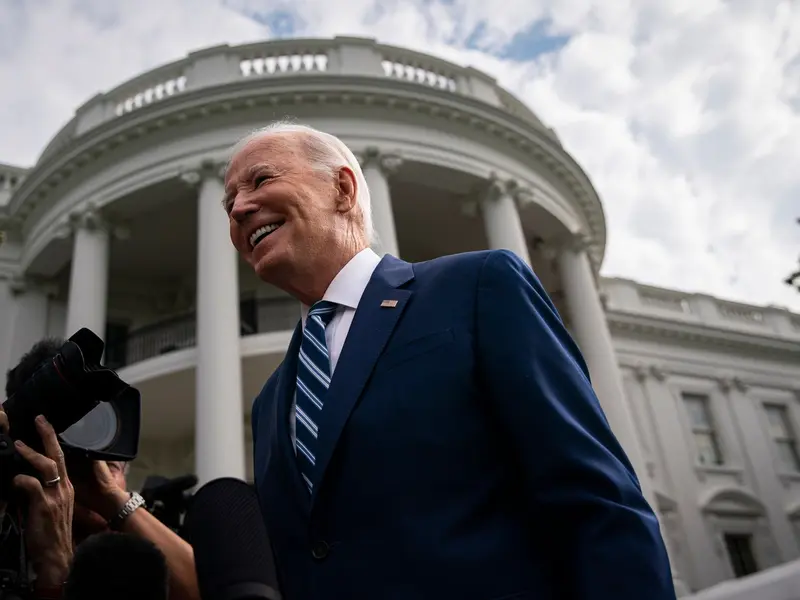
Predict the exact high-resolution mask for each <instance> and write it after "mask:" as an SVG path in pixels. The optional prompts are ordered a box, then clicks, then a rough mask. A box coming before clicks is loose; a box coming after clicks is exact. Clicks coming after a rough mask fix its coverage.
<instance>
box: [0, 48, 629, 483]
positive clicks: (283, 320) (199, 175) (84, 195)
mask: <svg viewBox="0 0 800 600" xmlns="http://www.w3.org/2000/svg"><path fill="white" fill-rule="evenodd" d="M287 116H291V117H293V118H295V119H296V120H297V121H300V122H304V123H308V124H310V125H312V126H315V127H318V128H320V129H323V130H325V131H328V132H330V133H332V134H335V135H337V136H339V137H340V138H342V139H343V140H344V141H345V142H346V143H347V144H348V145H349V146H350V147H351V149H352V150H353V151H354V153H356V154H357V156H358V157H359V160H360V162H361V164H362V168H363V170H364V175H365V178H366V180H367V182H368V185H369V188H370V192H371V197H372V205H373V215H374V216H373V218H374V223H375V228H376V232H377V240H378V241H377V244H376V249H377V250H378V251H379V252H381V253H386V252H388V253H390V254H394V255H398V256H400V257H401V258H404V259H407V260H410V261H418V260H426V259H430V258H434V257H436V256H441V255H444V254H450V253H454V252H461V251H469V250H478V249H483V248H504V249H509V250H512V251H513V252H515V253H517V254H518V255H519V256H521V257H522V258H523V259H525V260H526V261H527V262H529V263H530V264H531V265H532V266H533V268H534V269H535V271H536V272H537V274H538V275H539V277H540V279H541V280H542V282H543V284H544V285H545V287H546V288H547V289H548V291H549V292H550V293H551V295H552V297H553V298H554V301H555V303H556V305H557V306H558V308H559V310H560V311H561V312H562V314H564V315H565V318H566V320H567V322H568V325H569V326H570V327H571V328H572V330H573V332H574V334H575V335H576V338H577V341H578V343H579V345H580V346H581V348H583V349H584V352H585V353H586V357H587V361H588V363H589V368H590V370H591V371H592V374H593V377H594V379H595V387H596V388H597V392H598V396H600V399H601V402H602V403H603V406H604V408H605V410H606V412H607V414H608V415H609V419H610V421H611V422H612V426H613V427H614V429H615V431H616V432H617V435H618V436H619V437H620V439H621V440H622V441H623V443H624V444H625V446H626V449H627V450H628V452H629V454H630V455H631V456H632V458H633V459H634V463H635V464H636V465H637V467H638V465H640V463H641V461H640V460H639V459H638V458H637V457H638V455H639V451H638V449H637V447H636V443H635V437H634V435H633V433H632V432H629V431H628V430H627V428H629V426H630V423H629V421H630V419H629V418H628V417H627V416H626V415H627V408H626V404H625V401H624V398H623V396H622V394H621V390H622V387H621V383H620V379H619V372H618V369H617V368H616V367H615V366H614V360H613V356H614V355H613V349H612V347H611V345H610V336H609V335H608V329H607V325H606V323H605V320H604V319H603V314H602V308H601V304H600V299H599V295H598V292H597V287H596V283H595V275H596V272H597V268H598V266H599V264H600V262H601V260H602V255H603V251H604V248H605V225H604V220H603V213H602V208H601V205H600V201H599V199H598V197H597V195H596V193H595V191H594V189H593V188H592V186H591V184H590V182H589V180H588V178H587V177H586V175H585V174H584V173H583V171H582V170H581V169H580V167H579V166H578V165H577V164H576V163H575V161H574V160H573V159H572V158H571V157H570V156H569V154H567V153H566V152H565V151H564V150H563V148H562V147H561V145H560V144H559V142H558V139H557V138H556V136H555V135H554V134H553V132H552V131H551V130H549V129H548V128H546V127H545V126H544V125H543V124H542V123H541V121H540V120H539V119H538V118H537V117H536V116H535V115H533V113H531V112H530V110H529V109H527V108H526V107H525V106H524V105H523V104H522V103H520V102H519V101H518V100H516V99H515V98H514V97H513V96H512V95H510V94H509V93H508V92H506V91H505V90H503V89H502V88H500V87H499V86H498V85H497V84H496V83H495V82H494V80H492V79H491V78H489V77H487V76H486V75H484V74H483V73H480V72H478V71H476V70H474V69H470V68H462V67H458V66H456V65H453V64H450V63H447V62H445V61H441V60H439V59H435V58H433V57H429V56H426V55H422V54H419V53H414V52H409V51H406V50H402V49H398V48H394V47H391V46H384V45H380V44H376V43H375V42H373V41H371V40H362V39H353V38H336V39H334V40H290V41H278V42H269V43H262V44H250V45H247V46H239V47H228V46H221V47H217V48H210V49H207V50H204V51H201V52H198V53H193V54H191V55H189V56H188V57H187V58H186V59H183V60H181V61H177V62H176V63H172V64H169V65H165V66H163V67H161V68H159V69H156V70H154V71H152V72H149V73H145V74H144V75H142V76H141V77H139V78H137V79H135V80H133V81H130V82H127V83H125V84H123V85H121V86H120V87H119V88H117V89H115V90H112V91H110V92H108V93H104V94H100V95H98V96H97V97H95V98H93V99H91V100H90V101H89V102H87V103H86V104H85V105H84V106H82V107H81V108H80V109H79V110H78V111H77V113H76V115H75V117H74V118H73V119H72V121H71V122H70V123H69V124H67V126H65V128H64V129H63V130H62V131H61V132H59V133H58V134H57V135H56V136H55V138H54V139H53V141H52V142H51V144H50V145H49V146H48V147H47V149H46V150H45V151H44V153H43V155H42V157H41V159H40V160H39V162H38V164H37V165H36V166H35V167H34V168H33V169H31V170H30V171H28V172H27V173H26V175H25V177H24V179H23V180H22V181H21V182H20V183H19V184H18V185H17V186H16V188H15V189H14V191H13V194H12V196H11V200H10V203H9V205H8V210H7V212H6V214H5V215H4V217H3V219H4V222H5V228H6V229H7V230H8V231H9V234H8V235H9V240H10V242H11V247H12V249H13V251H14V252H16V253H17V257H18V260H19V264H20V271H21V274H23V275H24V277H26V278H27V279H28V280H29V281H33V280H36V281H46V282H52V284H53V286H54V288H53V291H50V292H48V294H49V295H50V296H52V297H54V298H55V300H56V301H59V302H61V303H63V306H64V307H65V309H64V310H65V317H64V332H65V333H66V332H71V331H73V330H75V329H77V328H78V327H80V326H88V327H91V328H92V329H93V330H95V331H104V330H106V324H107V323H108V324H109V328H108V332H109V334H108V335H109V336H111V332H112V329H113V327H117V329H116V330H114V331H117V334H118V335H117V336H116V337H115V338H114V339H111V337H113V336H111V337H109V339H108V344H109V349H108V356H109V358H110V359H112V361H113V360H115V361H117V364H118V366H120V368H122V369H123V375H125V374H126V373H130V374H131V375H132V376H135V377H134V378H135V379H136V380H137V384H138V385H140V386H141V387H144V388H148V392H149V393H150V394H151V395H152V396H158V397H162V398H163V396H164V394H165V392H163V393H159V391H158V390H159V389H163V390H170V391H171V392H173V393H177V394H178V395H179V396H181V397H180V398H174V399H173V400H171V403H172V404H173V405H178V406H181V407H182V410H161V409H162V408H163V406H161V407H159V408H158V409H156V407H155V406H153V407H151V410H146V412H145V428H144V431H143V435H144V436H145V437H147V436H151V437H160V436H162V435H163V434H164V433H165V432H166V431H170V429H169V428H165V427H164V423H163V421H164V418H167V417H165V415H167V416H168V418H171V419H176V420H182V421H183V423H182V426H181V427H178V426H177V425H178V424H177V423H176V424H175V425H176V429H181V428H182V427H185V423H186V421H187V419H189V417H190V415H194V419H193V422H194V425H193V427H192V429H193V430H194V435H195V440H194V446H195V448H198V449H199V450H200V452H201V453H202V456H201V454H197V455H196V457H195V458H196V461H197V469H198V473H199V475H200V478H201V480H205V479H208V478H211V477H215V476H218V475H220V474H224V473H228V474H234V475H238V476H241V475H243V474H244V469H245V467H244V461H245V458H244V451H243V448H244V441H243V440H244V436H245V432H244V428H243V426H242V418H241V415H242V412H245V413H247V411H248V410H249V398H251V397H252V395H253V393H252V392H253V390H254V389H256V391H257V387H256V382H262V383H263V381H265V380H266V378H267V376H268V375H269V369H270V367H269V365H273V367H272V368H274V364H277V361H278V360H279V359H280V356H281V354H282V352H283V347H284V346H281V345H280V342H277V343H278V345H275V343H276V342H275V340H276V339H278V338H281V339H283V338H285V337H286V336H288V332H289V331H290V330H291V328H292V327H293V325H294V323H295V322H296V319H297V306H296V304H295V303H293V301H292V300H291V299H288V298H286V297H285V295H283V294H281V293H280V292H278V291H277V290H273V289H265V286H263V285H259V284H258V282H257V281H255V279H254V276H253V275H252V273H250V272H249V271H248V269H246V268H244V266H243V265H242V264H240V263H239V262H238V259H237V257H236V256H235V253H234V251H233V248H232V247H231V245H230V242H229V240H228V239H227V230H226V226H225V219H224V215H223V213H222V212H221V209H220V208H219V202H218V200H219V198H217V196H221V193H222V192H221V180H220V177H221V173H220V167H221V165H222V164H223V163H224V161H225V160H227V158H228V156H227V153H228V150H229V148H230V147H231V146H232V145H233V144H234V143H235V142H236V141H237V140H238V139H239V138H240V137H242V136H243V135H245V134H247V133H249V132H250V131H252V130H254V129H256V128H258V127H260V126H263V125H264V124H265V123H266V122H268V121H270V120H273V119H275V118H284V117H287ZM576 236H578V237H580V239H581V240H583V245H581V246H580V249H579V250H577V251H576V249H575V248H576V247H575V245H574V244H571V243H569V241H570V240H573V239H575V238H576ZM565 242H567V243H566V244H565ZM587 307H588V309H587ZM276 336H278V338H276ZM266 340H271V341H270V342H269V343H267V341H266ZM271 344H272V345H271ZM248 347H249V349H247V348H248ZM254 349H255V350H254ZM247 352H251V354H250V355H249V356H250V359H248V358H247V357H246V356H245V355H246V353H247ZM253 352H255V354H253ZM259 352H260V353H261V354H259ZM258 356H267V357H270V358H269V359H268V360H266V361H261V362H260V363H259V364H257V365H256V364H255V363H253V364H248V360H251V359H252V360H256V359H257V357H258ZM148 372H149V373H151V375H150V376H148ZM186 377H188V378H189V379H190V380H192V381H193V382H194V384H193V386H192V387H193V388H194V391H193V392H192V391H191V390H190V389H184V388H182V387H181V385H182V384H179V383H178V382H180V381H184V380H185V379H186ZM159 385H160V386H161V388H159V387H158V386H159ZM243 390H244V391H243ZM242 396H244V397H245V398H246V399H247V401H246V402H245V406H244V409H243V408H242V406H241V404H240V399H241V398H242ZM220 397H225V398H226V399H225V401H224V402H222V401H220ZM165 400H166V399H165ZM145 402H146V403H147V398H145ZM231 447H233V448H236V450H233V451H228V450H227V449H228V448H231Z"/></svg>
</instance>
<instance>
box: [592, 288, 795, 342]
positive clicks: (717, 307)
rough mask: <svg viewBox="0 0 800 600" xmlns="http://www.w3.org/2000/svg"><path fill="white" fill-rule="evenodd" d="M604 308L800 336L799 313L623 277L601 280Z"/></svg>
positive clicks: (774, 335) (730, 328) (778, 334)
mask: <svg viewBox="0 0 800 600" xmlns="http://www.w3.org/2000/svg"><path fill="white" fill-rule="evenodd" d="M602 287H603V291H604V295H605V299H606V308H607V309H608V310H611V311H614V312H620V313H632V314H638V315H643V316H653V317H661V318H664V319H669V320H675V321H678V322H684V323H686V324H700V325H705V326H708V327H714V328H718V329H726V330H733V331H735V330H738V331H740V332H741V333H746V334H762V335H765V336H773V337H777V338H784V339H800V315H799V314H796V313H793V312H791V311H789V310H787V309H784V308H780V307H775V306H751V305H748V304H741V303H737V302H730V301H727V300H720V299H718V298H713V297H711V296H707V295H705V294H689V293H682V292H678V291H675V290H666V289H660V288H654V287H649V286H644V285H640V284H637V283H635V282H633V281H628V280H625V279H605V280H603V283H602Z"/></svg>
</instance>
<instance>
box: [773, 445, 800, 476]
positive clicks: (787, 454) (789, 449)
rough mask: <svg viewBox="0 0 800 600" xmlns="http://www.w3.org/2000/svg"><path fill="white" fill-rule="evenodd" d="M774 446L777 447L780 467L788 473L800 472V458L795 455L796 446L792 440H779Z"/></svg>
mask: <svg viewBox="0 0 800 600" xmlns="http://www.w3.org/2000/svg"><path fill="white" fill-rule="evenodd" d="M775 444H776V445H777V446H778V458H779V459H780V462H781V466H782V467H783V468H784V469H786V470H787V471H790V472H797V471H800V456H798V454H797V445H796V444H795V442H794V440H779V441H776V442H775Z"/></svg>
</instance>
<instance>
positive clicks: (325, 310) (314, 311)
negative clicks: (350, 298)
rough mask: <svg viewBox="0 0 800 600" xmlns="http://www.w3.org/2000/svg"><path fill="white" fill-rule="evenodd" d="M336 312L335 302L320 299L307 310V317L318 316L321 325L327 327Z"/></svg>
mask: <svg viewBox="0 0 800 600" xmlns="http://www.w3.org/2000/svg"><path fill="white" fill-rule="evenodd" d="M335 312H336V303H335V302H329V301H328V300H320V301H319V302H317V303H315V304H314V305H313V306H312V307H311V309H310V310H309V311H308V318H309V319H310V318H313V317H318V318H319V320H320V321H322V325H323V327H327V326H328V324H329V323H330V322H331V319H333V315H334V313H335Z"/></svg>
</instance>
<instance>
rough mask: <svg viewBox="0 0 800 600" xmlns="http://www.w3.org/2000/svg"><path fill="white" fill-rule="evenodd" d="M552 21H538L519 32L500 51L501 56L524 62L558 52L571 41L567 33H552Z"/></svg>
mask: <svg viewBox="0 0 800 600" xmlns="http://www.w3.org/2000/svg"><path fill="white" fill-rule="evenodd" d="M550 29H551V23H550V21H548V20H542V21H537V22H536V23H533V24H532V25H531V26H530V27H528V28H527V29H526V30H525V31H520V32H519V33H517V34H516V35H515V36H514V37H513V38H511V41H510V42H509V43H508V44H506V46H505V48H503V51H502V52H500V53H499V56H500V58H505V59H508V60H513V61H519V62H524V61H528V60H533V59H535V58H537V57H539V56H542V55H543V54H551V53H553V52H558V51H559V50H561V49H562V48H563V47H564V46H566V45H567V42H569V36H567V35H554V34H552V33H550Z"/></svg>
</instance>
